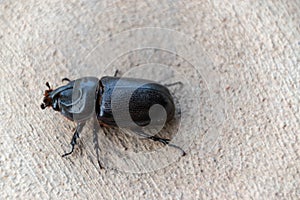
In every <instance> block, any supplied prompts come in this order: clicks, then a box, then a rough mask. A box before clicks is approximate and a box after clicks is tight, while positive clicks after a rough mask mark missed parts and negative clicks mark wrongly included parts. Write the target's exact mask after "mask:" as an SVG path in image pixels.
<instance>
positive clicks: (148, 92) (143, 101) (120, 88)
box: [95, 76, 175, 127]
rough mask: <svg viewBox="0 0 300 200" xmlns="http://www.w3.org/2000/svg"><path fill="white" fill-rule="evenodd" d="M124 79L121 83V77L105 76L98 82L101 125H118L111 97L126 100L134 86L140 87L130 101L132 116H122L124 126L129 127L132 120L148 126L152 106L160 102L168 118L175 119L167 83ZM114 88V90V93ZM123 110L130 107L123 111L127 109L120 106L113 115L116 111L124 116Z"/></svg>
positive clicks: (97, 102) (97, 92) (121, 101)
mask: <svg viewBox="0 0 300 200" xmlns="http://www.w3.org/2000/svg"><path fill="white" fill-rule="evenodd" d="M121 79H122V84H119V83H118V81H119V80H120V78H118V77H109V76H105V77H102V78H101V79H100V81H99V85H98V88H97V90H96V105H95V106H96V107H95V110H96V115H97V119H98V121H99V123H100V124H102V125H108V126H119V124H117V123H116V120H115V119H114V115H113V112H112V98H113V100H114V102H117V103H120V104H121V103H123V102H124V96H126V94H128V93H130V92H131V91H132V88H135V87H137V89H135V90H134V92H133V93H132V95H131V97H130V100H129V114H130V117H131V119H127V118H126V117H125V118H121V119H122V126H124V127H126V126H129V127H130V126H131V125H130V124H131V123H132V121H133V122H134V123H135V124H137V125H139V126H146V125H148V124H149V123H150V121H151V119H150V116H149V109H150V108H151V107H152V106H153V105H155V104H159V105H161V106H163V108H164V109H165V112H166V121H170V120H171V119H172V118H173V116H174V112H175V106H174V102H173V98H172V95H171V94H170V92H169V90H168V89H167V88H166V87H165V86H163V85H160V84H158V83H155V82H152V81H148V80H143V79H134V78H121ZM113 91H115V93H114V95H113ZM124 112H128V110H124V108H122V107H118V106H117V107H114V114H115V113H117V114H118V115H120V116H121V115H122V113H124ZM152 120H153V119H152ZM154 120H155V119H154ZM154 120H153V121H154ZM153 121H152V122H153ZM152 122H151V124H152ZM158 123H159V122H158ZM154 124H155V122H154Z"/></svg>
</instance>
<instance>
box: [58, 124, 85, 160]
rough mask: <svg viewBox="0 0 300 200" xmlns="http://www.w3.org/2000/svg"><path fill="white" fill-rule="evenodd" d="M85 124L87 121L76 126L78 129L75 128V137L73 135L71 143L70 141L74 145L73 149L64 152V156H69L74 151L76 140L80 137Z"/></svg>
mask: <svg viewBox="0 0 300 200" xmlns="http://www.w3.org/2000/svg"><path fill="white" fill-rule="evenodd" d="M84 125H85V122H82V123H78V125H77V127H76V130H75V133H74V134H73V137H72V140H71V143H70V144H71V146H72V148H71V151H70V152H68V153H65V154H63V155H62V157H65V156H68V155H70V154H72V153H73V151H74V148H75V145H76V140H77V138H79V133H80V132H81V131H82V128H83V127H84Z"/></svg>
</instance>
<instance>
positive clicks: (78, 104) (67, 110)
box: [41, 77, 98, 122]
mask: <svg viewBox="0 0 300 200" xmlns="http://www.w3.org/2000/svg"><path fill="white" fill-rule="evenodd" d="M46 85H47V87H48V88H49V89H48V90H45V94H44V99H43V103H42V104H41V108H42V109H45V108H46V107H50V106H51V107H52V108H53V110H55V111H59V112H61V114H62V115H64V116H65V117H67V118H68V119H70V120H72V121H79V122H80V121H86V120H87V119H88V118H90V116H91V114H92V113H93V111H94V109H95V95H96V89H97V86H98V79H97V78H95V77H84V78H81V79H77V80H74V81H70V82H69V83H68V84H67V85H64V86H61V87H58V88H56V89H55V90H53V89H52V88H50V85H49V83H46Z"/></svg>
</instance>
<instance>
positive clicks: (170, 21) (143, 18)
mask: <svg viewBox="0 0 300 200" xmlns="http://www.w3.org/2000/svg"><path fill="white" fill-rule="evenodd" d="M299 19H300V2H299V1H298V0H291V1H287V2H286V1H276V0H274V1H270V0H265V1H257V2H253V1H251V2H250V1H249V2H248V1H228V0H226V1H201V2H200V1H167V0H163V1H139V2H137V1H32V0H29V1H21V2H20V1H19V2H17V1H0V47H1V48H0V66H1V68H0V74H1V82H0V85H1V89H0V96H1V101H0V118H1V121H0V123H1V124H0V133H1V137H0V142H1V143H0V144H1V145H0V167H1V168H0V180H1V182H0V199H20V198H22V199H30V198H31V199H32V198H34V199H37V198H42V199H73V198H75V199H86V198H88V199H299V198H300V185H299V184H300V176H299V170H300V161H299V154H300V145H299V129H300V127H299V118H300V113H299V103H300V102H299V93H300V90H299V88H300V65H299V59H300V56H299V55H300V54H299V53H300V51H299V48H300V28H299V26H300V25H299V24H300V21H299ZM145 26H147V27H163V28H169V29H174V30H177V31H180V32H182V33H185V34H186V35H189V36H190V37H191V38H193V39H195V40H197V41H198V42H199V43H200V44H201V46H202V48H203V50H204V51H205V52H206V53H207V54H208V55H209V56H210V58H211V60H212V62H213V63H214V66H215V71H216V73H217V74H218V75H219V77H220V79H221V80H222V84H221V85H222V87H223V88H222V89H223V90H224V92H225V93H226V99H225V102H226V105H227V107H226V108H227V119H226V121H225V122H224V123H223V126H222V128H221V132H220V135H219V137H218V139H217V141H216V145H215V147H214V149H213V150H212V152H210V153H209V154H205V156H203V155H202V154H200V152H199V146H201V143H202V141H201V140H202V138H201V137H197V138H196V139H195V141H194V142H193V144H192V145H191V146H190V148H189V150H188V152H187V153H188V154H187V155H186V156H185V157H183V158H180V159H179V160H178V161H177V162H175V163H173V164H171V165H169V166H168V167H166V168H163V169H160V170H158V171H155V172H151V173H144V174H132V173H124V172H120V171H117V170H113V169H112V170H110V169H107V170H99V169H98V168H97V166H96V165H95V164H94V163H93V161H91V160H90V159H89V156H88V153H87V152H86V151H85V149H87V143H86V142H85V141H84V138H83V139H82V140H83V141H81V142H80V146H81V148H80V149H81V150H80V151H76V153H75V154H74V155H73V156H71V157H70V158H67V159H62V158H61V157H60V155H61V153H63V152H64V151H65V150H66V149H68V147H69V146H68V143H69V141H70V138H71V136H72V131H73V130H74V128H75V124H74V123H72V122H70V121H68V120H66V119H65V118H63V117H62V116H61V115H60V114H59V113H54V112H52V111H51V110H47V111H42V110H41V109H40V107H39V106H40V103H41V101H42V96H43V90H44V89H45V85H44V83H45V82H46V81H50V82H51V83H52V84H53V85H54V87H57V86H58V85H60V84H61V82H60V80H61V78H63V77H69V78H71V79H74V78H78V77H77V76H76V75H77V74H78V71H76V70H77V68H76V66H77V65H80V64H82V62H84V59H83V57H84V56H86V52H90V51H91V50H92V49H93V48H94V47H95V44H96V43H98V42H101V41H104V40H106V39H107V38H109V37H110V36H112V35H114V34H116V33H119V32H122V31H125V30H129V29H132V28H139V27H145ZM99 76H101V75H99ZM199 134H201V133H199ZM80 152H81V153H80Z"/></svg>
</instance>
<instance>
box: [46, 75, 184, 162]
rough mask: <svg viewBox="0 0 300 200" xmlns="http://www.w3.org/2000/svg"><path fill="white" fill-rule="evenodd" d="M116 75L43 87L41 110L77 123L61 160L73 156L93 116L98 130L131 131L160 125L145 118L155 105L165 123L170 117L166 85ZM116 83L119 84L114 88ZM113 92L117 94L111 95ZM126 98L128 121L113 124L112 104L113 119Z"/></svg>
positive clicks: (171, 109) (171, 105) (172, 108)
mask: <svg viewBox="0 0 300 200" xmlns="http://www.w3.org/2000/svg"><path fill="white" fill-rule="evenodd" d="M116 74H117V72H116V73H115V76H104V77H102V78H101V79H100V80H99V79H98V78H96V77H83V78H80V79H77V80H72V81H71V80H69V79H67V78H64V79H63V81H68V84H66V85H64V86H61V87H58V88H56V89H52V88H51V87H50V85H49V83H48V82H47V83H46V86H47V87H48V90H45V94H44V99H43V103H42V104H41V108H42V109H45V108H46V107H52V108H53V110H55V111H58V112H60V113H61V114H62V115H63V116H65V117H66V118H68V119H69V120H71V121H75V122H77V128H76V130H75V132H74V134H73V137H72V140H71V147H72V148H71V151H70V152H68V153H65V154H63V155H62V157H65V156H67V155H70V154H72V153H73V151H74V147H75V145H76V139H77V138H79V133H80V132H81V130H82V128H83V127H84V125H85V123H86V121H87V120H88V119H90V118H91V117H92V115H93V114H95V113H96V117H97V120H98V122H99V124H100V126H102V127H103V126H104V127H125V128H132V127H134V126H147V125H149V124H150V122H151V123H154V124H155V123H160V120H161V119H158V120H157V121H155V119H150V116H149V109H150V107H151V106H153V105H156V104H159V105H161V106H162V107H163V108H164V110H165V112H166V113H165V114H166V120H165V122H168V121H170V120H171V119H172V118H173V117H174V113H175V106H174V101H173V97H172V95H171V94H170V92H169V90H168V88H167V86H169V85H167V86H163V85H161V84H159V83H156V82H154V81H149V80H144V79H135V78H123V77H122V78H120V77H117V76H116ZM120 81H121V82H122V84H118V83H119V82H120ZM170 85H173V84H170ZM113 91H119V92H116V93H115V94H113ZM127 94H130V95H131V96H130V98H129V102H128V103H129V113H130V118H129V119H128V117H125V118H120V117H119V120H118V121H119V123H117V122H116V115H114V114H115V113H114V112H113V109H112V105H113V102H114V104H115V105H116V106H115V107H116V110H117V111H116V112H117V115H122V113H123V112H124V108H123V107H122V106H121V107H120V106H118V105H122V103H123V104H124V96H126V95H127ZM94 111H95V112H94ZM120 121H121V122H120ZM132 121H133V122H134V124H133V123H132ZM145 137H147V138H148V139H151V140H153V141H158V142H161V143H163V144H166V145H169V146H172V147H175V148H178V149H180V150H181V151H182V154H183V155H185V154H186V153H185V152H184V150H182V149H181V148H180V147H178V146H176V145H174V144H171V143H169V141H170V140H168V139H164V138H160V137H157V136H150V135H145Z"/></svg>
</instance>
